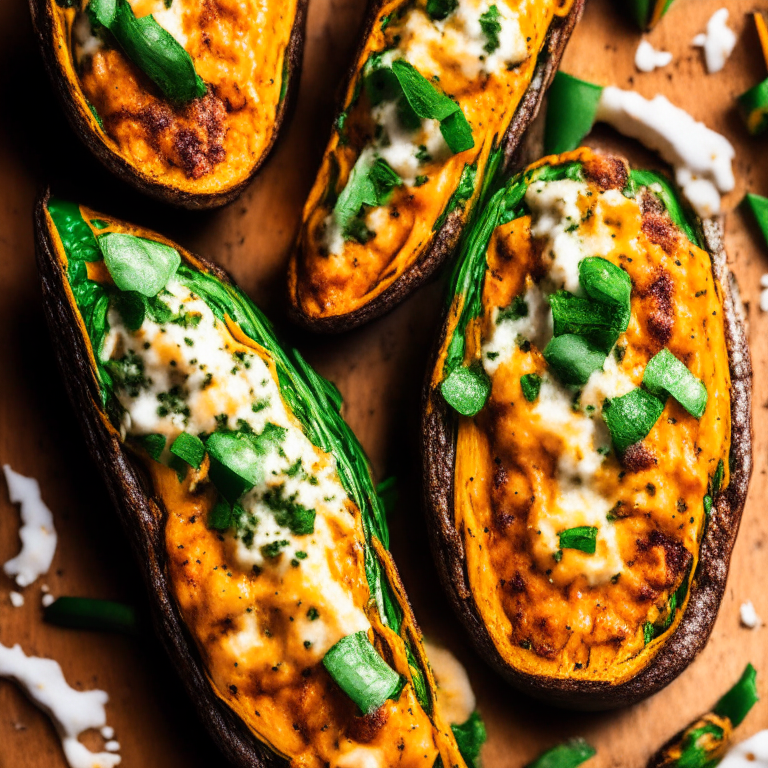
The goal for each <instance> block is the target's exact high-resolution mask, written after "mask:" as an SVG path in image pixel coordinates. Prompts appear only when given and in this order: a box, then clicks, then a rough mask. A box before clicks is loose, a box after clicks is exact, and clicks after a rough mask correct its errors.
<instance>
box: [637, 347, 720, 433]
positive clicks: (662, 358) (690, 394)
mask: <svg viewBox="0 0 768 768" xmlns="http://www.w3.org/2000/svg"><path fill="white" fill-rule="evenodd" d="M643 385H644V386H645V387H646V388H647V389H648V391H649V392H650V393H651V394H653V395H656V396H657V397H659V398H666V397H667V395H671V396H672V397H674V398H675V400H677V402H678V403H680V405H682V406H683V408H685V410H686V411H688V413H690V414H691V416H694V417H695V418H697V419H700V418H701V417H702V416H703V415H704V411H705V410H706V407H707V388H706V387H705V386H704V384H703V383H702V382H701V381H700V380H699V379H697V378H696V377H695V376H694V375H693V374H692V373H691V372H690V371H689V370H688V367H687V366H686V365H685V363H683V362H682V361H681V360H679V359H678V358H677V357H675V355H673V354H672V353H671V352H670V351H669V350H668V349H667V348H666V347H665V348H664V349H662V350H661V352H659V353H658V354H656V355H654V356H653V357H652V358H651V359H650V360H649V361H648V365H646V366H645V372H644V373H643Z"/></svg>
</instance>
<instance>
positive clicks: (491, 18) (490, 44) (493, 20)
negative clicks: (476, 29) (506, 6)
mask: <svg viewBox="0 0 768 768" xmlns="http://www.w3.org/2000/svg"><path fill="white" fill-rule="evenodd" d="M500 18H501V14H500V13H499V9H498V6H496V5H492V6H490V7H489V8H488V10H487V11H486V12H485V13H483V14H482V15H481V16H480V29H482V30H483V34H484V35H485V38H486V43H485V45H484V46H483V50H484V51H485V52H486V53H489V54H490V53H493V52H494V51H495V50H496V49H497V48H498V47H499V34H500V32H501V22H500V21H499V19H500Z"/></svg>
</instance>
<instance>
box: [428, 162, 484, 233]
mask: <svg viewBox="0 0 768 768" xmlns="http://www.w3.org/2000/svg"><path fill="white" fill-rule="evenodd" d="M476 176H477V166H476V165H469V163H467V164H466V165H465V166H464V168H463V169H462V171H461V176H460V177H459V185H458V186H457V187H456V189H455V190H454V192H453V194H452V195H451V197H450V199H449V200H448V204H447V205H446V206H445V210H444V211H443V212H442V213H441V214H440V215H439V216H438V217H437V220H436V221H435V225H434V226H433V227H432V231H433V232H437V230H438V229H440V227H442V226H443V224H445V220H446V219H447V218H448V217H449V216H450V215H451V214H452V213H453V212H454V211H455V210H456V209H457V208H458V207H459V206H460V205H462V206H463V204H464V203H465V202H466V201H467V200H469V198H470V197H472V195H473V193H474V191H475V177H476Z"/></svg>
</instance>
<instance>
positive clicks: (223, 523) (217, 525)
mask: <svg viewBox="0 0 768 768" xmlns="http://www.w3.org/2000/svg"><path fill="white" fill-rule="evenodd" d="M206 524H207V525H208V527H209V528H210V529H212V530H214V531H226V530H227V528H229V527H230V526H231V525H232V507H231V506H230V505H229V502H227V501H225V500H224V499H219V500H218V501H217V502H216V503H215V504H214V505H213V507H212V508H211V511H210V512H209V513H208V518H207V520H206Z"/></svg>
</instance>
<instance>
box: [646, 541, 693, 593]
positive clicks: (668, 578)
mask: <svg viewBox="0 0 768 768" xmlns="http://www.w3.org/2000/svg"><path fill="white" fill-rule="evenodd" d="M636 543H637V549H638V553H639V558H638V559H643V560H645V561H646V562H647V563H649V564H651V565H652V567H651V568H649V570H648V584H649V585H650V586H651V587H656V588H657V589H669V588H670V587H672V586H673V585H675V584H677V583H678V582H679V581H680V579H681V578H682V576H683V574H684V573H685V571H686V570H687V569H688V567H689V565H690V563H691V560H692V559H693V556H692V555H691V553H690V552H689V551H688V550H687V549H686V548H685V546H683V544H681V543H680V542H679V541H677V540H676V539H673V538H672V537H671V536H669V535H668V534H666V533H664V532H663V531H660V530H658V529H657V530H654V531H651V533H650V534H649V535H648V536H647V537H646V538H644V539H638V540H637V542H636ZM659 556H661V559H659Z"/></svg>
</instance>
